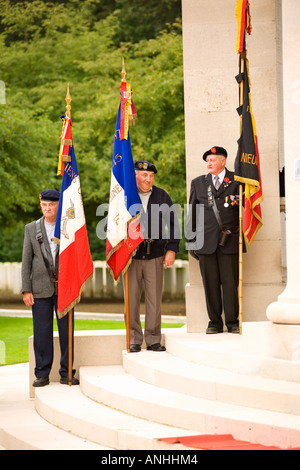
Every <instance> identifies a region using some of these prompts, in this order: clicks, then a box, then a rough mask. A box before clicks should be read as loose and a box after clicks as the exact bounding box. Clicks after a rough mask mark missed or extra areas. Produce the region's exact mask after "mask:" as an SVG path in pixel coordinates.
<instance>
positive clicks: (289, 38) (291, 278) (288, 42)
mask: <svg viewBox="0 0 300 470" xmlns="http://www.w3.org/2000/svg"><path fill="white" fill-rule="evenodd" d="M281 3H282V68H283V117H284V119H283V122H284V129H283V132H284V147H283V148H284V157H285V202H286V256H287V285H286V288H285V290H284V292H283V293H282V294H281V295H280V296H279V297H278V300H277V302H274V303H272V304H271V305H269V307H268V308H267V317H268V319H269V320H271V321H272V322H274V323H281V324H294V325H299V324H300V209H299V205H300V144H299V142H300V61H299V56H300V2H299V0H283V1H282V2H281Z"/></svg>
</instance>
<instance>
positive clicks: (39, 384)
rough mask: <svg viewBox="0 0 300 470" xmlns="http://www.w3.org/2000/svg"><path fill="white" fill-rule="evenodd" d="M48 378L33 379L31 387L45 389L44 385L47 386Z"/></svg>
mask: <svg viewBox="0 0 300 470" xmlns="http://www.w3.org/2000/svg"><path fill="white" fill-rule="evenodd" d="M49 383H50V382H49V377H39V378H37V379H35V381H34V382H33V384H32V386H33V387H45V385H49Z"/></svg>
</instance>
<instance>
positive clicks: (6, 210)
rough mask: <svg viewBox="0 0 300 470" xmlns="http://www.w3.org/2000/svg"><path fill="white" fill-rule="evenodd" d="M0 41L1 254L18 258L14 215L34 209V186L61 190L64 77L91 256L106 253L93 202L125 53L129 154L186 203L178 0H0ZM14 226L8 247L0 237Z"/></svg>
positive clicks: (108, 148)
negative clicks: (133, 113)
mask: <svg viewBox="0 0 300 470" xmlns="http://www.w3.org/2000/svg"><path fill="white" fill-rule="evenodd" d="M0 48H1V55H0V80H2V82H4V83H5V87H6V89H5V92H6V104H5V105H1V104H0V119H1V127H0V181H1V205H0V222H1V227H2V228H1V230H0V242H1V246H2V249H1V252H0V260H2V261H3V260H7V259H9V260H16V258H17V259H20V256H21V251H22V240H21V235H20V233H21V231H20V223H22V224H24V223H26V222H28V221H30V220H32V219H33V218H35V217H37V216H38V215H39V205H38V194H39V192H40V191H41V190H42V189H44V188H45V187H55V188H57V189H60V185H61V177H57V176H56V168H57V162H58V150H59V136H60V134H61V128H62V124H61V121H60V119H59V116H60V115H61V114H63V113H64V112H65V106H66V103H65V96H66V90H67V84H68V83H69V86H70V93H71V96H72V103H71V105H72V111H71V112H72V121H73V128H72V129H73V139H74V146H75V153H76V157H77V162H78V167H79V173H80V179H81V186H82V194H83V200H84V206H85V212H86V219H87V225H88V229H89V238H90V244H91V250H92V255H93V258H94V259H96V258H97V259H99V258H104V247H105V241H100V240H98V239H97V237H96V226H97V223H98V222H99V217H97V216H96V210H97V207H98V206H99V205H100V204H103V203H107V201H108V196H109V185H110V176H111V159H112V150H113V137H114V129H115V122H116V116H117V107H118V104H119V87H120V80H121V67H122V58H123V57H124V58H125V63H126V71H127V77H126V78H127V80H128V81H130V83H131V86H132V89H133V93H134V101H135V105H136V107H137V112H138V121H137V124H136V127H135V128H132V129H131V130H130V136H131V142H132V151H133V156H134V159H136V160H137V159H140V158H145V159H148V160H150V161H153V162H155V164H156V165H157V167H158V169H159V174H158V175H157V179H156V184H158V185H160V186H161V187H163V188H164V189H166V190H167V191H168V192H169V193H170V195H171V197H172V199H173V201H174V203H179V204H184V203H185V199H186V197H185V146H184V114H183V65H182V62H183V57H182V37H181V2H180V0H145V2H140V1H138V0H130V1H129V0H86V1H81V0H69V1H46V2H45V1H41V0H33V1H14V0H1V2H0ZM17 233H19V238H20V240H19V243H18V246H19V248H18V250H13V253H10V251H9V250H10V247H8V246H7V247H6V248H7V249H5V247H3V243H4V244H5V240H8V239H9V237H10V234H11V235H12V236H13V235H14V234H15V235H16V234H17ZM5 253H6V254H5Z"/></svg>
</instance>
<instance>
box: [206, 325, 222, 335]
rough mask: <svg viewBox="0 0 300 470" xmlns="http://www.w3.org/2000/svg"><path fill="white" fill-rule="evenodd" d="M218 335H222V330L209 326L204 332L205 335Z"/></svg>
mask: <svg viewBox="0 0 300 470" xmlns="http://www.w3.org/2000/svg"><path fill="white" fill-rule="evenodd" d="M218 333H223V329H220V328H217V327H215V326H209V327H208V328H207V330H206V334H207V335H216V334H218Z"/></svg>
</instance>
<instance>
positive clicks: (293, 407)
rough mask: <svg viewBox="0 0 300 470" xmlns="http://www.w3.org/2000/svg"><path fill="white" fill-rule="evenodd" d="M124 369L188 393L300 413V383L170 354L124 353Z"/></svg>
mask: <svg viewBox="0 0 300 470" xmlns="http://www.w3.org/2000/svg"><path fill="white" fill-rule="evenodd" d="M123 367H124V370H125V372H127V373H128V374H131V375H133V376H134V377H136V378H137V379H139V380H141V381H143V382H146V383H149V384H152V385H156V386H158V387H161V388H163V389H166V390H171V391H174V392H178V393H183V394H185V395H189V396H193V397H199V398H205V399H208V400H214V401H219V402H223V403H229V404H234V405H240V406H246V407H251V408H259V409H264V410H271V411H278V412H280V413H291V414H295V415H300V384H299V383H293V382H286V381H282V380H274V379H268V378H263V377H257V376H251V375H245V374H240V373H235V372H232V371H231V370H229V371H228V370H225V369H217V368H214V367H207V366H203V365H200V364H196V363H192V362H189V361H186V360H184V359H181V358H178V357H175V356H172V355H171V354H169V353H167V352H164V353H157V352H149V351H142V352H140V353H138V354H128V353H127V352H124V353H123Z"/></svg>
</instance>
